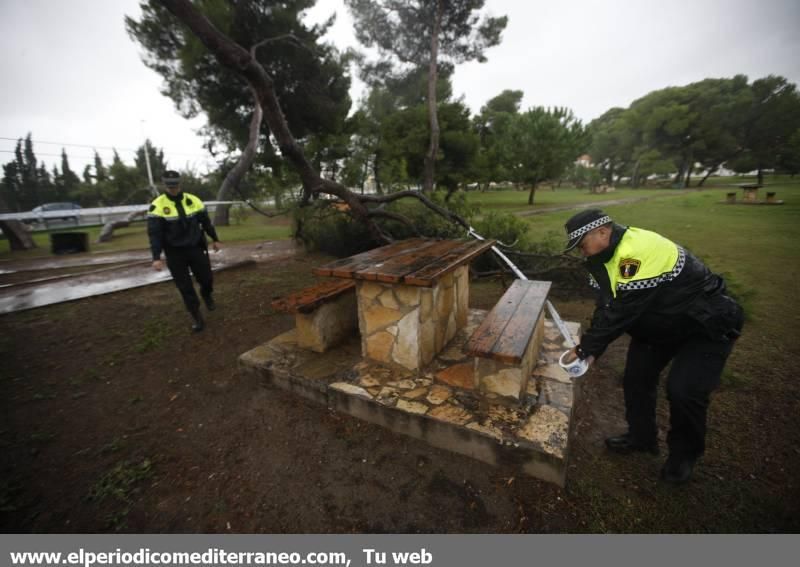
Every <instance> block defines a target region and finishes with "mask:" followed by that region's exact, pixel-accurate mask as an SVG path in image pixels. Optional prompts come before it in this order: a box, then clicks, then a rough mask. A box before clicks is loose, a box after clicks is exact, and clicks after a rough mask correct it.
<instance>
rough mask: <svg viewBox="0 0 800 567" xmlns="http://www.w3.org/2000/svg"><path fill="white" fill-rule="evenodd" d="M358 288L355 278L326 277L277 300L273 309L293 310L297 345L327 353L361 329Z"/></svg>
mask: <svg viewBox="0 0 800 567" xmlns="http://www.w3.org/2000/svg"><path fill="white" fill-rule="evenodd" d="M355 287H356V286H355V282H353V281H347V280H325V281H322V282H320V283H319V284H317V285H315V286H312V287H309V288H306V289H303V290H300V291H298V292H295V293H293V294H291V295H288V296H286V297H283V298H281V299H276V300H275V301H273V302H272V308H273V309H275V310H276V311H283V312H285V313H294V316H295V326H296V328H297V344H298V346H300V347H301V348H307V349H310V350H313V351H316V352H325V351H326V350H328V349H330V348H331V347H333V346H335V345H337V344H338V343H340V342H342V341H343V340H345V339H346V338H348V337H349V336H351V335H352V333H353V331H354V330H356V329H358V314H357V310H356V295H355Z"/></svg>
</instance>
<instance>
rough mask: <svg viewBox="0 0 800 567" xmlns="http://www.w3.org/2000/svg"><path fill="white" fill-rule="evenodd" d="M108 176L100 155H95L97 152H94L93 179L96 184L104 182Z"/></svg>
mask: <svg viewBox="0 0 800 567" xmlns="http://www.w3.org/2000/svg"><path fill="white" fill-rule="evenodd" d="M107 176H108V172H107V171H106V166H105V165H103V160H102V159H101V158H100V154H98V153H97V150H95V151H94V178H95V179H96V180H97V181H98V182H103V181H105V180H106V177H107Z"/></svg>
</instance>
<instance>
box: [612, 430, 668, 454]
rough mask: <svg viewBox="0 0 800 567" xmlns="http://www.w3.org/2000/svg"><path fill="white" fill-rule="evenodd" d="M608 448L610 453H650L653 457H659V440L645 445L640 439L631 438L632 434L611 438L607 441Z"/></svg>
mask: <svg viewBox="0 0 800 567" xmlns="http://www.w3.org/2000/svg"><path fill="white" fill-rule="evenodd" d="M606 447H608V449H609V450H610V451H614V452H615V453H620V454H622V455H627V454H629V453H634V452H636V453H650V454H651V455H658V440H653V441H650V442H649V443H643V442H641V441H639V440H638V439H635V438H634V437H632V436H631V434H630V433H625V434H623V435H619V436H617V437H609V438H608V439H606Z"/></svg>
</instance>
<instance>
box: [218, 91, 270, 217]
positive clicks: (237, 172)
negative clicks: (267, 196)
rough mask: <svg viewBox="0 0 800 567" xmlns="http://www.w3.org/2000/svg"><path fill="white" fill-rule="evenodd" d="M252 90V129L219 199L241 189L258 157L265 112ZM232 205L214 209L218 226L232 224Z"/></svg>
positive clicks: (225, 181)
mask: <svg viewBox="0 0 800 567" xmlns="http://www.w3.org/2000/svg"><path fill="white" fill-rule="evenodd" d="M250 91H251V92H252V94H253V105H254V106H255V108H254V109H253V116H252V118H251V119H250V131H249V135H248V137H247V145H246V146H245V148H244V150H243V151H242V155H241V156H239V161H237V162H236V165H234V166H233V168H232V169H231V170H230V171H229V172H228V174H227V175H226V176H225V179H224V180H223V181H222V185H221V186H220V188H219V192H218V193H217V201H228V200H230V199H229V198H230V195H231V192H232V190H233V189H236V190H237V191H238V190H239V184H240V183H241V181H242V178H243V177H244V176H245V174H246V173H247V170H248V169H250V166H252V165H253V161H255V159H256V150H257V149H258V135H259V133H260V132H261V120H262V118H263V116H264V113H263V112H262V110H261V104H260V103H259V102H258V96H257V94H256V92H255V90H254V89H253V88H252V87H251V89H250ZM230 209H231V206H230V205H221V206H219V207H217V209H216V211H214V224H215V225H217V226H228V224H230V215H229V213H230Z"/></svg>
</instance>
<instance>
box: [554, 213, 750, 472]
mask: <svg viewBox="0 0 800 567" xmlns="http://www.w3.org/2000/svg"><path fill="white" fill-rule="evenodd" d="M565 228H566V232H567V237H568V243H567V249H566V251H569V250H572V249H573V248H576V247H578V248H579V249H580V251H581V253H582V254H583V256H585V258H586V260H585V266H586V268H587V269H588V271H589V273H590V277H589V281H590V284H591V286H592V287H594V288H595V290H596V291H597V298H598V300H597V306H596V309H595V312H594V315H593V317H592V322H591V325H590V326H589V329H588V330H586V332H585V333H584V334H583V336H582V337H581V342H580V344H579V345H578V346H577V347H576V348H575V349H574V351H573V353H572V356H571V357H567V358H568V359H571V360H574V358H575V356H578V357H580V358H581V359H587V360H588V361H589V363H591V362H593V361H594V360H595V359H596V358H597V357H599V356H600V355H602V354H603V352H604V351H605V350H606V348H607V347H608V345H609V344H610V343H611V342H612V341H613V340H615V339H616V338H617V337H619V336H620V335H621V334H622V333H628V334H629V335H630V336H631V343H630V347H629V348H628V355H627V362H626V365H625V373H624V377H623V388H624V392H625V418H626V420H627V422H628V431H627V432H626V433H624V434H623V435H619V436H616V437H611V438H609V439H606V446H607V447H608V449H609V450H611V451H614V452H618V453H631V452H634V451H642V452H649V453H652V454H658V438H657V429H656V418H655V411H656V392H657V386H658V378H659V374H660V373H661V371H662V370H663V369H664V368H665V367H666V366H667V364H668V363H669V362H670V361H672V367H671V369H670V371H669V374H668V376H667V384H666V390H667V397H668V399H669V408H670V430H669V433H668V435H667V445H668V447H669V457H668V458H667V461H666V463H665V464H664V467H663V468H662V470H661V478H662V479H663V480H665V481H667V482H671V483H682V482H686V481H687V480H689V478H690V477H691V475H692V470H693V468H694V464H695V462H696V460H697V458H698V457H700V455H702V454H703V451H704V449H705V434H706V413H707V410H708V405H709V398H710V394H711V392H712V391H713V390H714V389H715V388H716V387H717V386H718V385H719V382H720V376H721V374H722V369H723V367H724V366H725V361H726V360H727V358H728V355H729V354H730V353H731V349H732V348H733V345H734V342H735V340H736V338H737V337H738V336H739V334H740V331H741V329H742V324H743V312H742V309H741V308H740V307H739V305H738V304H737V303H736V302H735V301H734V300H733V299H731V298H730V297H729V296H728V295H727V294H726V289H725V282H724V280H723V279H722V278H721V277H720V276H718V275H716V274H714V273H712V272H711V271H710V270H709V269H708V268H707V267H706V266H705V265H704V264H703V263H702V262H701V261H700V260H698V259H697V258H695V257H694V256H693V255H692V254H691V253H689V252H688V251H687V250H685V249H683V248H681V247H680V246H678V245H676V244H675V243H674V242H671V241H670V240H668V239H666V238H664V237H663V236H661V235H659V234H656V233H655V232H650V231H647V230H642V229H639V228H634V227H625V226H621V225H619V224H616V223H614V222H613V221H612V219H611V217H609V216H608V215H606V214H605V213H604V212H603V211H600V210H597V209H591V210H587V211H581V212H580V213H578V214H576V215H574V216H573V217H572V218H570V219H569V220H568V221H567V224H566V226H565Z"/></svg>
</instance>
